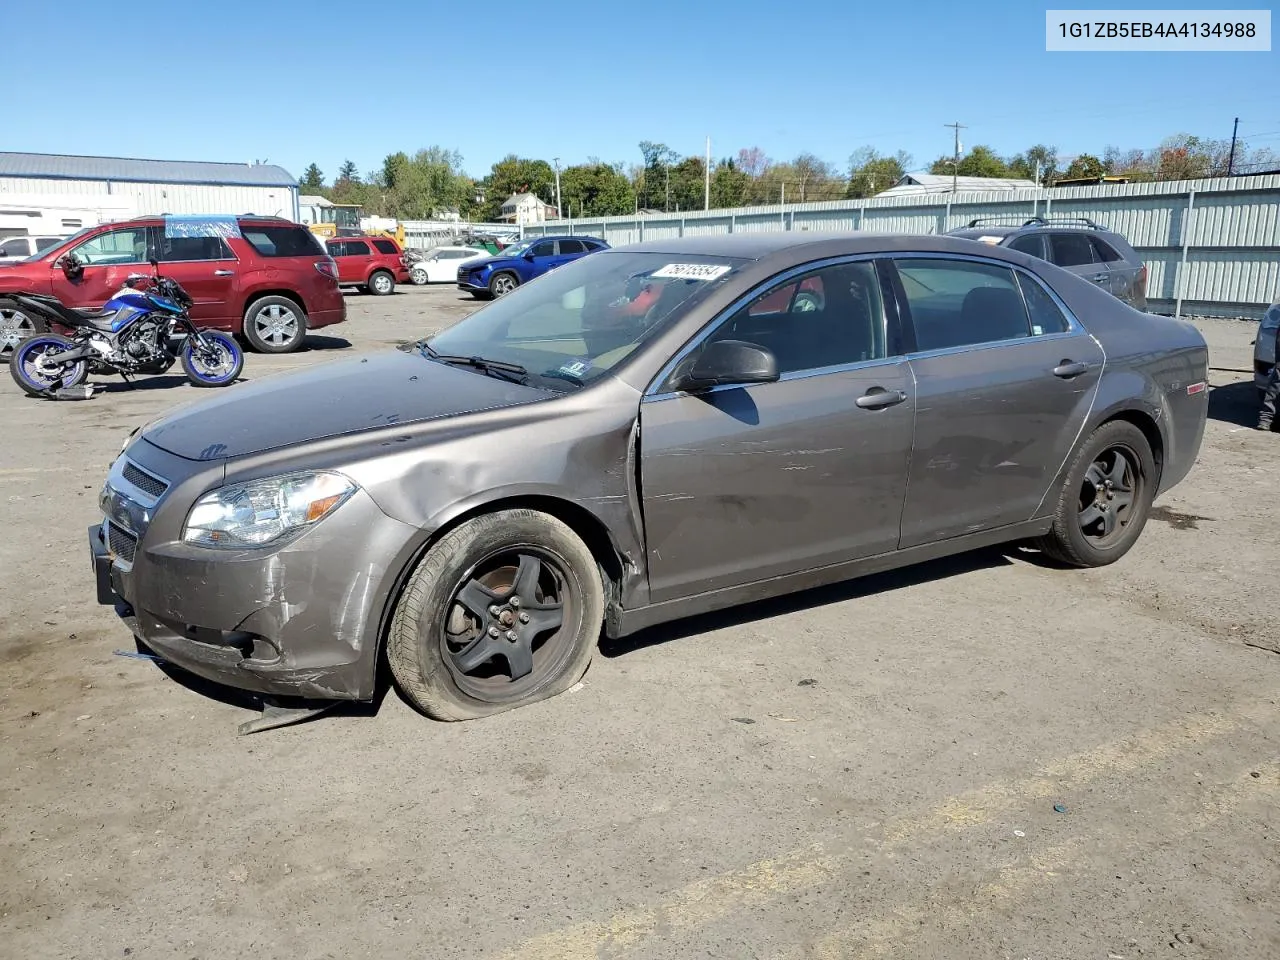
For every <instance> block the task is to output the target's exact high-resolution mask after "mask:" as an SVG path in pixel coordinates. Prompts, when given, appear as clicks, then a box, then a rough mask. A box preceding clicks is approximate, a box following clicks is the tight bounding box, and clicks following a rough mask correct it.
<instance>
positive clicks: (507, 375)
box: [418, 340, 529, 384]
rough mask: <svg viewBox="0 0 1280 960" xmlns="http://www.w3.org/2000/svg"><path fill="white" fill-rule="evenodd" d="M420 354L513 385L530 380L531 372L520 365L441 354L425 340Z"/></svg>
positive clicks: (421, 345)
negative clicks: (477, 371)
mask: <svg viewBox="0 0 1280 960" xmlns="http://www.w3.org/2000/svg"><path fill="white" fill-rule="evenodd" d="M418 352H419V353H421V354H422V355H423V356H424V357H429V358H430V359H432V360H435V361H437V362H439V363H447V364H451V365H453V366H459V367H472V368H474V369H476V370H479V371H480V372H481V373H487V374H489V375H490V376H495V377H498V378H499V379H501V380H509V381H511V382H512V383H521V384H522V383H524V382H525V381H526V380H527V379H528V378H529V371H528V370H526V369H525V368H524V367H522V366H520V364H518V363H507V362H506V361H505V360H486V359H485V358H484V357H464V356H462V355H461V354H454V353H440V352H438V351H437V350H436V349H435V348H433V347H432V346H431V344H429V343H427V342H426V341H425V340H423V341H421V344H420V347H419V351H418Z"/></svg>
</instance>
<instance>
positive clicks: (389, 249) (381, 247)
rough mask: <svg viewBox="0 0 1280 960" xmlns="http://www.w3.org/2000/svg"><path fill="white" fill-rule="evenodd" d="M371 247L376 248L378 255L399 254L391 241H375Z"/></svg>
mask: <svg viewBox="0 0 1280 960" xmlns="http://www.w3.org/2000/svg"><path fill="white" fill-rule="evenodd" d="M373 245H374V246H375V247H377V248H378V252H379V253H399V252H400V251H399V250H397V249H396V245H395V243H394V242H393V241H391V240H375V241H373Z"/></svg>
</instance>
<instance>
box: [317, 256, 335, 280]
mask: <svg viewBox="0 0 1280 960" xmlns="http://www.w3.org/2000/svg"><path fill="white" fill-rule="evenodd" d="M316 270H317V271H319V272H320V273H323V274H324V275H325V276H326V277H328V278H329V279H330V280H337V279H338V264H337V263H336V262H335V261H334V260H333V259H332V258H330V259H328V260H317V261H316Z"/></svg>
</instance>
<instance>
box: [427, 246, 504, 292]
mask: <svg viewBox="0 0 1280 960" xmlns="http://www.w3.org/2000/svg"><path fill="white" fill-rule="evenodd" d="M488 256H492V254H490V253H489V251H488V250H478V249H476V248H475V247H436V248H435V249H433V250H428V251H427V255H426V256H425V257H423V258H422V259H421V260H419V261H418V262H417V263H414V264H412V265H411V266H410V267H409V279H410V280H412V281H413V282H414V283H417V284H423V283H453V282H454V281H455V280H457V279H458V267H460V266H462V265H463V264H464V263H470V262H471V261H472V260H483V259H484V258H485V257H488Z"/></svg>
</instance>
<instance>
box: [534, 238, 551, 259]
mask: <svg viewBox="0 0 1280 960" xmlns="http://www.w3.org/2000/svg"><path fill="white" fill-rule="evenodd" d="M533 255H534V256H535V257H554V256H555V255H556V242H555V241H554V240H543V241H542V242H541V243H535V244H534V245H533Z"/></svg>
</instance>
